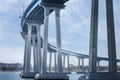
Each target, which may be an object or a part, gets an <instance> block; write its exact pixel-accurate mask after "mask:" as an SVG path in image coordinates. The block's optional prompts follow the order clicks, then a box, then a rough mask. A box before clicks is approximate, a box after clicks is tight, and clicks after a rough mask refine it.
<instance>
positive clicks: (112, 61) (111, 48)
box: [106, 0, 117, 72]
mask: <svg viewBox="0 0 120 80" xmlns="http://www.w3.org/2000/svg"><path fill="white" fill-rule="evenodd" d="M106 11H107V34H108V56H109V71H110V72H117V63H116V43H115V30H114V15H113V0H106Z"/></svg>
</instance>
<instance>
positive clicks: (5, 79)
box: [0, 72, 32, 80]
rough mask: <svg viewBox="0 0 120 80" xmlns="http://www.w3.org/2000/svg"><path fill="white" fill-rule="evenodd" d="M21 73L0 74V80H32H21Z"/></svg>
mask: <svg viewBox="0 0 120 80" xmlns="http://www.w3.org/2000/svg"><path fill="white" fill-rule="evenodd" d="M20 73H21V72H0V80H32V79H21V78H20V76H19V75H20Z"/></svg>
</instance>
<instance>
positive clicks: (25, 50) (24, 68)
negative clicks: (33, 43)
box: [23, 34, 27, 73]
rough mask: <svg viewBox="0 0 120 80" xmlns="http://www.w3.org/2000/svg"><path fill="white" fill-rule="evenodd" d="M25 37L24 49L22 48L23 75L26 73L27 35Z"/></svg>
mask: <svg viewBox="0 0 120 80" xmlns="http://www.w3.org/2000/svg"><path fill="white" fill-rule="evenodd" d="M24 36H25V48H24V63H23V73H26V69H27V34H24Z"/></svg>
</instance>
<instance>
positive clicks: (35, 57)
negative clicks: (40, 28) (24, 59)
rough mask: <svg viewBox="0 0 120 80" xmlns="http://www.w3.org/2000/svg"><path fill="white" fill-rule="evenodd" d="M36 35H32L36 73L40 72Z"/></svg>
mask: <svg viewBox="0 0 120 80" xmlns="http://www.w3.org/2000/svg"><path fill="white" fill-rule="evenodd" d="M35 40H36V35H32V42H33V60H34V61H33V62H34V73H37V72H38V65H37V51H36V42H35Z"/></svg>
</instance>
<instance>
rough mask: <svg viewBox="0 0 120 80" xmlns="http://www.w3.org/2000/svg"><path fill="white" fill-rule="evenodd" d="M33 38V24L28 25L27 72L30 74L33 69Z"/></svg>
mask: <svg viewBox="0 0 120 80" xmlns="http://www.w3.org/2000/svg"><path fill="white" fill-rule="evenodd" d="M31 36H32V24H30V23H28V36H27V69H26V72H27V73H30V68H31Z"/></svg>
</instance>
